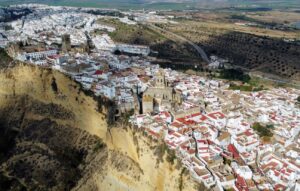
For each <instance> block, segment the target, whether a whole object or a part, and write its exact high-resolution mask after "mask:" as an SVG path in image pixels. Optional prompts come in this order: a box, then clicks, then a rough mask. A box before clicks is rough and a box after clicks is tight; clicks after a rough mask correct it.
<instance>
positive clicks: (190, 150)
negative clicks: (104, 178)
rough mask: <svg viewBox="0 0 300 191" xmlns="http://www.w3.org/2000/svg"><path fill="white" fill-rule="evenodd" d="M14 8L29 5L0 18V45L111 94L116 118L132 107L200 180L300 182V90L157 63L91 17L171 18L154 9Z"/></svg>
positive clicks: (147, 130) (137, 126)
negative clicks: (251, 85)
mask: <svg viewBox="0 0 300 191" xmlns="http://www.w3.org/2000/svg"><path fill="white" fill-rule="evenodd" d="M18 8H28V9H30V10H31V13H29V14H28V15H25V16H23V17H21V18H19V19H17V20H14V21H10V22H6V23H3V24H1V25H0V46H1V47H2V48H5V49H6V50H7V53H8V54H9V55H10V56H11V57H12V58H13V59H14V60H16V61H20V62H23V63H26V64H30V65H36V66H38V67H43V68H51V69H53V70H58V71H60V72H62V73H64V74H66V75H67V76H69V77H70V78H72V79H73V80H75V81H76V82H78V83H79V84H80V85H81V87H82V89H83V90H84V91H86V92H90V93H91V94H92V96H95V97H100V98H102V99H105V100H109V101H110V102H111V103H112V105H111V109H112V111H111V113H110V115H111V116H110V117H112V121H113V122H114V121H118V120H119V119H121V118H124V116H128V115H129V116H128V117H127V118H126V120H128V122H129V124H130V126H131V127H132V128H133V129H134V130H136V131H139V132H143V133H144V134H145V136H147V137H150V139H151V140H152V141H153V142H158V143H162V144H164V145H166V147H167V150H168V151H169V152H170V153H171V155H173V156H171V157H174V158H176V160H178V161H180V163H181V164H182V165H183V166H184V167H185V168H186V169H187V170H188V171H189V173H190V175H191V176H192V177H193V178H194V180H195V181H196V182H199V183H203V184H204V185H205V187H206V188H208V189H215V190H236V191H248V190H276V191H277V190H291V191H292V190H295V191H296V190H299V189H300V184H299V178H300V137H299V133H300V107H299V105H300V103H299V102H300V101H299V96H300V90H298V89H294V88H289V87H277V88H275V87H271V88H262V89H258V90H257V91H256V90H253V91H241V90H238V89H233V88H232V84H231V82H230V81H228V80H223V79H220V78H211V77H207V76H199V75H191V74H187V73H183V72H180V71H176V70H172V69H170V68H162V67H160V66H159V65H158V64H153V62H154V61H155V60H156V57H155V54H153V50H151V48H150V47H149V46H146V45H137V44H126V43H122V42H115V41H114V40H113V39H112V38H111V36H110V33H112V32H114V31H115V30H117V29H116V28H115V27H113V26H110V25H105V24H102V23H101V22H97V21H98V20H99V19H103V18H109V19H116V20H118V21H119V22H121V23H124V24H126V25H138V24H139V23H140V22H150V23H152V22H159V23H168V22H171V21H169V19H168V17H166V16H161V15H157V14H156V13H155V12H145V13H136V14H134V13H127V12H125V13H123V14H124V15H126V14H127V16H124V17H118V16H111V15H109V14H108V13H105V14H108V15H105V14H99V15H97V14H92V13H91V12H92V11H95V10H92V9H88V8H86V9H80V10H79V9H77V8H67V7H50V6H45V5H19V6H18ZM213 58H215V57H213ZM213 61H214V62H212V63H211V64H212V65H213V67H219V63H220V62H221V61H220V62H219V61H218V60H217V58H216V60H213ZM236 83H238V84H239V83H242V82H236ZM52 84H53V86H52V88H53V89H54V90H55V89H56V84H55V80H53V82H52Z"/></svg>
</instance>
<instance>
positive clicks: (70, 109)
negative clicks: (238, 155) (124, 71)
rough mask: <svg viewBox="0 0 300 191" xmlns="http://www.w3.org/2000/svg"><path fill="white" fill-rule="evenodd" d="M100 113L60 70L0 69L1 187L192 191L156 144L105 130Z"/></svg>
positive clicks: (192, 185)
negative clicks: (160, 153) (158, 152)
mask: <svg viewBox="0 0 300 191" xmlns="http://www.w3.org/2000/svg"><path fill="white" fill-rule="evenodd" d="M4 68H6V67H4ZM102 112H103V113H102ZM102 112H100V111H99V103H97V102H96V101H95V100H94V99H93V98H92V97H89V96H87V95H85V93H84V92H82V91H81V89H80V86H79V85H78V84H77V83H75V82H74V81H72V80H71V79H70V78H69V77H67V76H65V75H64V74H62V73H60V72H57V71H53V70H49V69H42V68H39V67H35V66H29V65H24V64H17V65H16V66H14V67H10V68H6V69H2V70H1V71H0V132H1V137H0V139H1V145H0V154H1V155H0V163H1V164H0V185H1V187H2V188H5V190H104V191H107V190H147V191H148V190H150V191H151V190H172V191H173V190H189V191H190V190H196V187H197V185H196V184H195V183H194V182H193V180H191V178H190V177H189V175H188V174H187V173H183V172H184V171H183V170H182V168H181V167H180V166H179V165H178V162H177V161H176V160H175V162H174V164H171V163H169V162H168V161H167V160H166V159H165V157H166V155H167V154H164V155H162V156H160V157H158V155H157V153H156V151H157V148H158V147H159V145H160V144H159V143H154V142H152V141H150V140H149V139H148V138H146V137H144V136H143V135H142V133H141V132H136V131H135V130H133V129H131V128H129V127H126V128H121V127H118V128H117V127H115V128H111V129H110V130H109V131H108V125H107V122H106V116H105V111H102Z"/></svg>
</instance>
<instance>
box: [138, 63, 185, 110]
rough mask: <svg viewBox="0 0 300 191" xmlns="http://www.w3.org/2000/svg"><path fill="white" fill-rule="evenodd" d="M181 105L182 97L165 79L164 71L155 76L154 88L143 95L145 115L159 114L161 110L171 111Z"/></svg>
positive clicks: (151, 87)
mask: <svg viewBox="0 0 300 191" xmlns="http://www.w3.org/2000/svg"><path fill="white" fill-rule="evenodd" d="M180 103H181V95H180V93H178V92H176V91H175V90H174V88H173V87H171V86H170V84H169V82H168V81H167V79H166V77H165V73H164V71H163V70H162V69H161V70H159V71H158V72H157V73H156V75H155V76H154V80H153V82H152V86H150V87H148V89H147V90H146V91H145V92H144V94H143V101H142V105H143V109H142V111H143V113H149V112H150V113H152V112H154V113H157V112H159V111H160V109H161V108H167V109H169V110H170V109H171V108H172V107H173V106H174V105H176V104H180Z"/></svg>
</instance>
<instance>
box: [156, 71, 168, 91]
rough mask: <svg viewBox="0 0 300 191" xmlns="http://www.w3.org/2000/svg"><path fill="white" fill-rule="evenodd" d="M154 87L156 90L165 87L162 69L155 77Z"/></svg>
mask: <svg viewBox="0 0 300 191" xmlns="http://www.w3.org/2000/svg"><path fill="white" fill-rule="evenodd" d="M155 87H156V88H164V87H166V77H165V72H164V71H163V70H162V69H160V70H159V71H158V72H157V73H156V75H155Z"/></svg>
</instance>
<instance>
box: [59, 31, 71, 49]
mask: <svg viewBox="0 0 300 191" xmlns="http://www.w3.org/2000/svg"><path fill="white" fill-rule="evenodd" d="M61 38H62V39H61V42H62V46H61V49H62V51H63V52H68V51H71V37H70V35H69V34H64V35H62V37H61Z"/></svg>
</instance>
